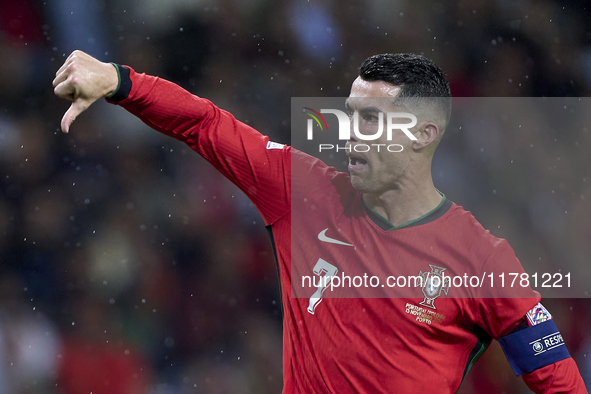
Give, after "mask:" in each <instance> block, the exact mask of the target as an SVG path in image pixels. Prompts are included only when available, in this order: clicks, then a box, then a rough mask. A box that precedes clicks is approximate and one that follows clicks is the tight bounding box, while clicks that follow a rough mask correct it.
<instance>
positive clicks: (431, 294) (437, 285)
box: [417, 264, 451, 309]
mask: <svg viewBox="0 0 591 394" xmlns="http://www.w3.org/2000/svg"><path fill="white" fill-rule="evenodd" d="M429 267H431V272H423V271H419V276H421V277H422V278H423V280H422V286H423V287H422V288H421V291H422V292H423V295H424V296H425V299H423V301H422V302H419V305H423V306H426V307H428V308H431V309H437V308H436V307H435V300H436V299H437V298H439V296H441V293H442V292H444V293H445V295H447V292H448V291H449V282H450V280H451V278H450V277H449V276H445V275H444V274H443V271H445V268H442V267H437V266H436V265H432V264H429ZM417 285H419V284H417Z"/></svg>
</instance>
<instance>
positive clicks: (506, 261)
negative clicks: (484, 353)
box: [474, 239, 540, 339]
mask: <svg viewBox="0 0 591 394" xmlns="http://www.w3.org/2000/svg"><path fill="white" fill-rule="evenodd" d="M484 272H486V273H487V274H492V278H493V282H492V283H490V282H488V283H487V285H489V284H490V287H489V288H487V289H484V290H482V294H483V297H478V298H476V299H475V300H474V302H475V303H476V305H475V308H476V312H475V313H476V316H477V317H476V319H477V321H478V324H479V325H480V326H481V327H482V328H484V330H485V331H487V332H488V333H489V335H491V336H492V337H493V338H495V339H499V338H500V337H501V336H503V335H506V334H508V333H509V332H510V331H511V330H513V329H514V328H515V327H516V326H517V325H518V324H519V323H520V322H521V321H522V320H523V317H524V316H525V314H526V313H527V312H528V311H529V310H531V309H532V308H533V307H534V306H535V305H536V304H537V303H538V302H540V294H539V293H538V292H537V291H534V290H532V289H531V287H530V285H529V281H522V280H521V279H522V277H521V274H522V273H524V272H525V271H524V269H523V267H522V265H521V263H520V262H519V260H518V259H517V257H516V256H515V252H514V251H513V248H511V246H510V245H509V243H508V242H507V241H506V240H504V239H497V240H496V242H495V244H494V249H493V252H492V254H491V255H490V257H489V258H488V260H487V262H486V263H485V265H484ZM515 274H517V276H515ZM501 275H502V278H503V279H502V280H501ZM514 279H515V280H514Z"/></svg>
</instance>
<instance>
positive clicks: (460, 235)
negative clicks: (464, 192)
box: [442, 203, 513, 263]
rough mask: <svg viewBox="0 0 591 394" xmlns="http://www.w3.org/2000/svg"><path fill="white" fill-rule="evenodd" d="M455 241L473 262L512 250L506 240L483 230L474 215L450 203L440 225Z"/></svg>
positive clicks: (483, 260) (511, 252)
mask: <svg viewBox="0 0 591 394" xmlns="http://www.w3.org/2000/svg"><path fill="white" fill-rule="evenodd" d="M442 225H445V227H446V229H447V230H449V231H450V232H451V233H452V234H454V235H453V238H454V239H455V243H456V244H457V245H458V247H459V248H461V249H463V250H464V251H465V253H467V254H469V255H471V256H472V257H473V258H474V259H475V261H480V262H482V263H484V262H485V261H487V260H488V259H489V258H490V257H492V256H493V255H497V254H504V253H510V254H513V249H512V248H511V246H510V245H509V243H508V242H507V240H506V239H503V238H498V237H496V236H494V235H493V234H491V232H490V231H489V230H488V229H486V228H484V226H483V225H482V224H481V223H480V222H479V221H478V220H477V219H476V218H475V217H474V215H473V214H472V213H471V212H470V211H468V210H466V209H464V208H463V207H462V206H460V205H458V204H456V203H452V206H451V208H450V209H449V211H448V212H447V214H446V215H445V220H444V222H443V223H442Z"/></svg>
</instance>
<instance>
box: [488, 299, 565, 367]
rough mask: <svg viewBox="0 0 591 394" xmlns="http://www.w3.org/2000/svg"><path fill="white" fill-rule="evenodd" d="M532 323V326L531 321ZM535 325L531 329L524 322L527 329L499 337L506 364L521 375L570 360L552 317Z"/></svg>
mask: <svg viewBox="0 0 591 394" xmlns="http://www.w3.org/2000/svg"><path fill="white" fill-rule="evenodd" d="M538 306H539V307H541V308H542V309H543V308H544V307H543V306H541V304H538V305H536V308H537V307H538ZM534 309H535V308H534ZM534 309H532V311H534ZM544 310H545V309H544ZM532 311H530V312H529V313H531V312H532ZM548 315H549V314H548ZM528 320H529V319H528ZM529 322H530V324H532V321H531V320H529ZM534 324H535V325H532V326H528V325H527V324H525V322H524V324H523V326H525V327H526V328H523V329H518V330H517V331H513V332H512V333H510V334H509V335H506V336H504V337H501V338H499V343H500V344H501V348H502V349H503V352H504V353H505V356H506V357H507V361H509V364H510V365H511V368H513V372H515V374H516V375H518V376H519V375H522V374H524V373H528V372H532V371H535V370H536V369H538V368H542V367H545V366H547V365H550V364H553V363H555V362H557V361H560V360H564V359H565V358H569V357H570V354H569V353H568V350H567V349H566V346H565V345H564V340H563V339H562V335H560V332H558V328H556V325H555V324H554V321H553V320H552V317H551V316H550V317H549V318H547V319H543V321H542V322H539V323H537V324H536V323H534Z"/></svg>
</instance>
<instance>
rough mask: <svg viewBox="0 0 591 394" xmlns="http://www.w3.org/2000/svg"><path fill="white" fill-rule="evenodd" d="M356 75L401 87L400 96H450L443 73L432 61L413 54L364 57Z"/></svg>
mask: <svg viewBox="0 0 591 394" xmlns="http://www.w3.org/2000/svg"><path fill="white" fill-rule="evenodd" d="M359 76H360V77H361V79H364V80H366V81H370V82H371V81H384V82H387V83H389V84H391V85H395V86H400V88H401V92H400V95H399V97H451V91H450V89H449V83H448V82H447V79H446V78H445V74H444V73H443V71H442V70H441V68H439V66H437V64H435V63H434V62H433V61H432V60H430V59H428V58H426V57H425V56H422V55H416V54H414V53H383V54H380V55H373V56H370V57H368V58H367V59H365V61H364V62H363V63H362V64H361V67H359Z"/></svg>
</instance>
